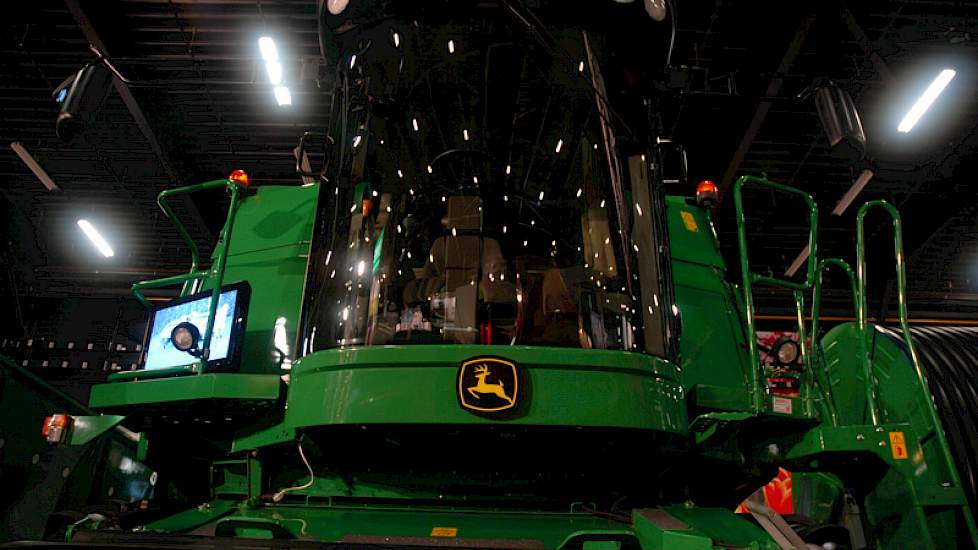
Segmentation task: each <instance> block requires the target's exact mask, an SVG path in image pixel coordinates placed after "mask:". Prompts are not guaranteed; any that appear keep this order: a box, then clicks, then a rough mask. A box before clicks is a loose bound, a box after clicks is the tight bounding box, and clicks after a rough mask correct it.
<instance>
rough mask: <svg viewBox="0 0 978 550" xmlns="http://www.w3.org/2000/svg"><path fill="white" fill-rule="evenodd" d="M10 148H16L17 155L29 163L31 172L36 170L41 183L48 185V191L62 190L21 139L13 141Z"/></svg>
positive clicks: (28, 166)
mask: <svg viewBox="0 0 978 550" xmlns="http://www.w3.org/2000/svg"><path fill="white" fill-rule="evenodd" d="M10 148H11V149H13V150H14V153H17V156H18V157H20V160H22V161H23V162H24V164H25V165H27V168H28V169H29V170H30V171H31V172H34V175H35V176H37V179H39V180H41V185H43V186H44V187H46V188H47V190H48V191H61V188H60V187H58V184H56V183H54V180H52V179H51V176H49V175H48V173H47V172H46V171H45V170H44V168H41V165H40V164H38V162H37V159H35V158H34V157H33V156H32V155H31V154H30V153H29V152H27V149H25V148H24V146H23V145H21V144H20V142H19V141H14V142H11V143H10Z"/></svg>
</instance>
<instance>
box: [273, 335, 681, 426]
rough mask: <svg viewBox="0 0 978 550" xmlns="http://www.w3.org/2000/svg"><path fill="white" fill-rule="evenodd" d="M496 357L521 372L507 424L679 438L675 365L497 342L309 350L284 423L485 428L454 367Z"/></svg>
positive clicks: (294, 381) (634, 357) (295, 372)
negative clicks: (466, 403) (462, 401)
mask: <svg viewBox="0 0 978 550" xmlns="http://www.w3.org/2000/svg"><path fill="white" fill-rule="evenodd" d="M480 355H494V356H499V357H503V358H505V359H508V360H511V361H515V362H516V363H517V364H518V365H519V366H520V368H521V369H522V370H523V373H524V376H525V380H526V385H527V386H529V389H528V391H527V392H526V398H525V399H526V401H525V408H522V409H518V410H519V412H518V413H517V414H515V415H514V416H512V417H511V418H510V419H508V420H505V421H506V422H511V423H516V424H551V425H572V426H573V425H577V426H615V427H628V428H645V429H655V430H663V431H668V432H673V433H677V434H683V433H685V432H686V412H685V402H684V399H683V390H682V388H681V386H680V385H679V381H678V371H677V369H676V367H675V366H674V365H672V364H670V363H668V362H666V361H664V360H662V359H659V358H656V357H650V356H647V355H642V354H635V353H623V352H615V351H603V350H575V349H555V348H542V347H526V346H516V347H503V346H462V345H453V346H420V345H419V346H383V347H380V346H378V347H368V348H351V349H340V350H326V351H321V352H316V353H314V354H311V355H308V356H306V357H304V358H303V359H301V360H300V361H299V362H298V363H297V364H296V366H295V368H294V369H293V372H292V380H291V387H290V390H289V401H288V410H287V413H286V425H287V426H292V427H301V426H313V425H322V424H360V423H444V424H485V423H491V422H499V421H500V420H499V419H493V418H486V417H484V416H476V415H474V414H472V413H469V412H467V411H465V410H464V409H462V408H461V407H460V406H459V403H458V397H457V386H456V382H457V378H456V377H457V374H458V368H459V365H460V363H461V362H462V361H464V360H466V359H469V358H472V357H475V356H480Z"/></svg>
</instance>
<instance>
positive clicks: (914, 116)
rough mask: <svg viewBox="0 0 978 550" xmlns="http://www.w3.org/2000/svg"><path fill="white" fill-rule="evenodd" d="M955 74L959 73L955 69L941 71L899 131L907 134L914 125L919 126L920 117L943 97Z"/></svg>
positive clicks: (902, 122)
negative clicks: (942, 93) (938, 98)
mask: <svg viewBox="0 0 978 550" xmlns="http://www.w3.org/2000/svg"><path fill="white" fill-rule="evenodd" d="M955 74H957V73H956V72H955V71H954V70H953V69H944V70H943V71H941V73H940V74H938V75H937V78H935V79H934V81H933V82H931V83H930V86H928V87H927V89H926V90H924V93H923V95H921V96H920V98H919V99H917V102H916V103H914V104H913V107H911V108H910V111H909V112H908V113H907V114H906V116H904V117H903V120H901V121H900V125H899V126H897V130H898V131H900V132H903V133H907V132H909V131H910V130H911V129H913V127H914V125H915V124H917V121H918V120H920V117H922V116H924V113H926V112H927V109H929V108H930V106H931V104H933V103H934V100H936V99H937V96H939V95H941V92H943V91H944V88H946V87H947V85H948V84H949V83H950V82H951V79H953V78H954V75H955Z"/></svg>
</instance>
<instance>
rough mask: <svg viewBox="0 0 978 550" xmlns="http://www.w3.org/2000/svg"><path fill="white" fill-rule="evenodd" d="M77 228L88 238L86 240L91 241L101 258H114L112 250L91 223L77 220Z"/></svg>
mask: <svg viewBox="0 0 978 550" xmlns="http://www.w3.org/2000/svg"><path fill="white" fill-rule="evenodd" d="M78 227H80V228H81V230H82V232H83V233H85V236H86V237H88V240H90V241H92V244H94V245H95V248H97V249H98V251H99V252H101V253H102V255H103V256H105V257H106V258H111V257H112V256H115V252H114V251H113V250H112V247H111V246H109V243H108V242H106V241H105V239H104V238H103V237H102V235H101V234H100V233H99V232H98V230H97V229H95V226H94V225H92V224H91V222H89V221H88V220H78Z"/></svg>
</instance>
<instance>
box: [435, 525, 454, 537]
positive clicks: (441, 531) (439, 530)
mask: <svg viewBox="0 0 978 550" xmlns="http://www.w3.org/2000/svg"><path fill="white" fill-rule="evenodd" d="M456 535H458V527H432V528H431V536H433V537H454V536H456Z"/></svg>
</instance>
